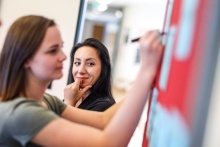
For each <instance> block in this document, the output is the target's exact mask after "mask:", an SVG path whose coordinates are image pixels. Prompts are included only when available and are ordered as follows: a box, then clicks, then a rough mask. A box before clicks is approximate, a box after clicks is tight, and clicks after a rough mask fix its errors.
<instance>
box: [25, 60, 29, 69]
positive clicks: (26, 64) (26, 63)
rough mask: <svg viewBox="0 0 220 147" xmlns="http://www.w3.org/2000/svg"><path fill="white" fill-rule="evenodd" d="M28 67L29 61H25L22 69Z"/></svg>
mask: <svg viewBox="0 0 220 147" xmlns="http://www.w3.org/2000/svg"><path fill="white" fill-rule="evenodd" d="M29 67H30V60H27V61H26V62H25V63H24V68H29Z"/></svg>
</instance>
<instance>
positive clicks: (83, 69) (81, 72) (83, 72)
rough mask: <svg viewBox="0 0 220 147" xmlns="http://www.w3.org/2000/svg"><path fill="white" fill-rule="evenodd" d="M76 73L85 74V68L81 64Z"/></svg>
mask: <svg viewBox="0 0 220 147" xmlns="http://www.w3.org/2000/svg"><path fill="white" fill-rule="evenodd" d="M78 72H79V73H80V74H85V73H86V68H85V66H84V65H83V64H81V65H80V67H79V70H78Z"/></svg>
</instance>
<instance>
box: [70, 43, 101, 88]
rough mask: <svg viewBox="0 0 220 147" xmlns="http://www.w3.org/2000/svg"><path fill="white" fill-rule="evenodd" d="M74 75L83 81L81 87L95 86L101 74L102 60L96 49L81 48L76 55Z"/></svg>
mask: <svg viewBox="0 0 220 147" xmlns="http://www.w3.org/2000/svg"><path fill="white" fill-rule="evenodd" d="M72 74H73V77H74V80H76V79H77V78H78V79H80V80H82V85H81V87H85V86H87V85H94V84H95V82H96V81H97V80H98V78H99V76H100V74H101V60H100V58H99V55H98V52H97V50H96V49H95V48H93V47H89V46H83V47H80V48H79V49H78V50H77V51H76V52H75V55H74V61H73V68H72Z"/></svg>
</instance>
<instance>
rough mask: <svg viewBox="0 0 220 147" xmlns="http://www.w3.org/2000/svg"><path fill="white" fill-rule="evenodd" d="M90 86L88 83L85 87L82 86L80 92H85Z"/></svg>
mask: <svg viewBox="0 0 220 147" xmlns="http://www.w3.org/2000/svg"><path fill="white" fill-rule="evenodd" d="M91 87H92V86H90V85H88V86H86V87H84V88H83V89H81V92H82V93H83V94H84V93H86V92H87V91H88V90H89V89H90V88H91Z"/></svg>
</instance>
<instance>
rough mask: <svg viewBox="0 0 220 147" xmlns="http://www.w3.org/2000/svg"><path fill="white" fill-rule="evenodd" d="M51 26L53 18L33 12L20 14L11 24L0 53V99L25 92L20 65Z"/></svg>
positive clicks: (24, 77) (10, 97)
mask: <svg viewBox="0 0 220 147" xmlns="http://www.w3.org/2000/svg"><path fill="white" fill-rule="evenodd" d="M51 26H55V22H54V21H53V20H50V19H48V18H45V17H42V16H35V15H28V16H23V17H21V18H19V19H17V20H16V21H15V22H14V23H13V24H12V25H11V27H10V28H9V31H8V33H7V36H6V39H5V42H4V45H3V48H2V52H1V55H0V98H1V101H8V100H12V99H15V98H16V97H18V96H19V95H20V93H23V94H24V95H25V94H26V92H25V87H26V86H27V85H26V84H27V83H28V78H27V77H26V69H25V68H24V64H25V63H26V61H27V60H28V59H30V58H31V57H32V56H33V55H34V54H35V52H36V51H37V49H38V48H39V46H40V45H41V43H42V41H43V39H44V36H45V33H46V31H47V29H48V28H49V27H51Z"/></svg>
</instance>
